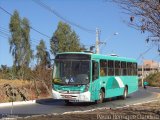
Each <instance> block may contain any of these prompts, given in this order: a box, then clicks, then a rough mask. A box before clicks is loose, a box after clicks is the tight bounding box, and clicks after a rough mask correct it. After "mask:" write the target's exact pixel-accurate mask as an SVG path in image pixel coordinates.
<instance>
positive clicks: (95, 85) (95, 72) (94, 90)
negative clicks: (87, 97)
mask: <svg viewBox="0 0 160 120" xmlns="http://www.w3.org/2000/svg"><path fill="white" fill-rule="evenodd" d="M98 79H99V61H98V60H93V61H92V87H91V100H92V101H95V100H97V99H99V98H98V95H99V93H98V90H99V80H98Z"/></svg>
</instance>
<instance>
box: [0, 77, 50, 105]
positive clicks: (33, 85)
mask: <svg viewBox="0 0 160 120" xmlns="http://www.w3.org/2000/svg"><path fill="white" fill-rule="evenodd" d="M0 90H1V91H0V103H4V102H11V101H24V100H34V99H43V98H50V94H49V93H48V91H47V89H46V88H45V86H44V85H43V84H42V82H41V81H32V80H4V79H0Z"/></svg>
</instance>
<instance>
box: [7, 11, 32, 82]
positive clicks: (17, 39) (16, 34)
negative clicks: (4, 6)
mask: <svg viewBox="0 0 160 120" xmlns="http://www.w3.org/2000/svg"><path fill="white" fill-rule="evenodd" d="M9 28H10V32H11V38H10V39H9V44H10V53H12V56H13V58H14V62H13V68H14V69H15V74H19V75H20V76H21V77H22V79H23V78H24V73H25V72H27V71H28V70H29V69H28V68H29V63H30V62H31V59H32V58H33V51H32V50H31V45H30V34H29V33H30V27H29V21H28V19H27V18H23V19H22V20H21V18H20V16H19V13H18V11H14V13H13V15H12V16H11V19H10V24H9Z"/></svg>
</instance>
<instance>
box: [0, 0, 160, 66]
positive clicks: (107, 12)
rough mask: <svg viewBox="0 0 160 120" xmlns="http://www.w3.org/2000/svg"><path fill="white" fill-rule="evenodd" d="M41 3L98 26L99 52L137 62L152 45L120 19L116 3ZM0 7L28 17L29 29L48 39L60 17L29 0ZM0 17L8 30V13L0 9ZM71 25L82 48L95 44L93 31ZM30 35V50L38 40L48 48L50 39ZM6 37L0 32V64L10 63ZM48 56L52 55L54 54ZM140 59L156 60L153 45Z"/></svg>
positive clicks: (3, 1) (5, 0)
mask: <svg viewBox="0 0 160 120" xmlns="http://www.w3.org/2000/svg"><path fill="white" fill-rule="evenodd" d="M41 1H42V0H41ZM42 2H44V3H45V4H47V5H48V6H49V7H50V8H52V9H54V10H55V11H56V12H57V13H58V14H60V15H61V16H62V17H63V18H65V19H67V20H68V21H71V22H73V23H76V24H78V25H80V26H83V27H85V28H87V29H91V30H93V31H96V28H98V29H100V31H101V33H100V40H101V41H102V42H106V45H104V44H103V45H100V53H101V54H107V55H108V54H117V55H118V56H122V57H128V58H135V59H137V58H138V59H137V61H138V62H139V64H140V63H141V61H142V58H140V57H139V56H140V55H141V54H142V53H144V52H145V51H146V50H147V49H149V48H150V47H151V45H153V44H151V43H150V44H147V43H146V42H145V40H146V39H147V37H148V36H149V35H150V34H149V33H145V34H142V33H141V32H140V31H138V30H135V29H134V28H131V27H128V26H127V25H126V24H125V23H124V22H123V21H124V20H129V16H128V15H126V14H124V13H123V10H122V9H121V8H120V7H118V6H117V5H116V4H114V3H111V2H107V0H45V1H42ZM0 6H1V7H3V8H4V9H5V10H7V11H8V12H10V13H12V14H13V12H14V10H17V11H18V12H19V14H20V17H21V18H23V17H26V18H28V19H29V21H30V25H31V26H32V27H33V28H35V29H37V30H38V31H40V32H42V33H44V34H46V35H47V36H49V37H50V38H51V37H52V35H53V33H54V32H55V30H56V28H57V25H58V22H59V21H61V20H62V19H60V18H58V17H57V16H56V15H55V14H53V13H51V12H49V11H47V10H46V9H44V8H43V7H41V6H39V5H38V4H36V3H35V2H33V1H32V0H0ZM0 18H1V19H0V28H1V30H2V29H3V30H4V29H5V31H9V21H10V16H9V15H8V14H6V13H5V12H4V11H2V10H1V9H0ZM62 21H63V20H62ZM70 25H71V24H70ZM71 27H72V29H73V30H75V32H76V33H77V34H78V36H79V37H80V42H81V43H82V44H84V45H86V47H89V46H90V45H95V40H96V34H95V32H93V33H90V32H88V31H85V30H82V29H79V28H77V27H76V26H74V25H71ZM114 33H118V35H113V34H114ZM30 38H31V46H32V49H33V50H35V48H36V45H38V43H39V41H40V40H41V39H43V40H44V41H45V43H46V45H47V49H48V50H49V49H50V45H49V41H50V38H48V37H45V36H43V35H41V34H39V33H37V32H35V31H33V30H31V31H30ZM8 39H9V37H7V36H6V34H4V33H2V32H0V65H8V66H12V64H13V58H12V55H11V54H10V53H9V42H8ZM35 52H36V51H35ZM35 52H34V53H35ZM51 57H52V58H54V56H51ZM143 59H147V60H148V59H149V60H155V61H159V56H158V52H157V47H156V46H155V47H153V48H152V49H150V50H149V51H147V52H145V54H144V55H143Z"/></svg>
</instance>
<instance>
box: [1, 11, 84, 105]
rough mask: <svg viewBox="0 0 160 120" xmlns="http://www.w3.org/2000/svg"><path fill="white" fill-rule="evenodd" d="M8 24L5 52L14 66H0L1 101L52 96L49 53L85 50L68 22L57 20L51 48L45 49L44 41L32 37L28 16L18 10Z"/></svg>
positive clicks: (50, 54)
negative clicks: (22, 16)
mask: <svg viewBox="0 0 160 120" xmlns="http://www.w3.org/2000/svg"><path fill="white" fill-rule="evenodd" d="M8 27H9V31H8V33H10V36H8V37H9V39H8V42H9V45H10V49H8V51H9V52H10V54H11V55H12V57H13V65H12V66H7V65H1V66H0V89H1V91H0V102H10V101H20V100H31V99H41V98H45V97H51V85H52V84H51V81H52V77H51V75H52V64H51V63H52V61H51V59H50V56H55V55H56V54H57V53H58V52H68V51H72V52H75V51H82V50H85V47H84V46H83V45H81V43H80V39H79V36H78V35H77V34H76V32H75V31H74V30H72V28H71V27H70V26H69V25H68V24H67V23H64V22H62V21H60V22H59V23H58V26H57V29H56V31H55V32H53V35H52V36H51V37H50V38H51V39H50V49H47V47H46V43H45V40H43V39H40V40H37V41H35V40H32V39H31V37H30V29H33V28H32V27H30V22H29V20H28V19H27V18H25V17H24V18H21V17H20V15H19V12H18V11H17V10H15V11H14V13H13V15H12V16H11V18H10V23H9V25H8ZM35 43H36V44H35ZM33 45H34V46H33ZM33 47H35V48H34V50H35V51H34V50H33ZM1 59H2V58H1ZM3 59H6V58H3Z"/></svg>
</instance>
